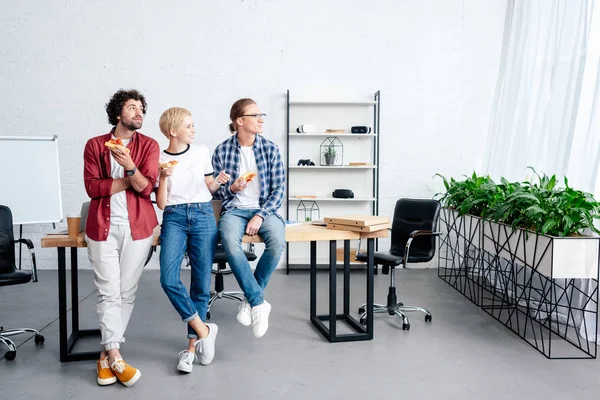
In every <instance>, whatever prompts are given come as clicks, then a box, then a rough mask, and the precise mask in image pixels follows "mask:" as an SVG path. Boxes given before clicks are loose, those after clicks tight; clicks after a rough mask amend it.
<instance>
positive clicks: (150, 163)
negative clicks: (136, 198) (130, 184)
mask: <svg viewBox="0 0 600 400" xmlns="http://www.w3.org/2000/svg"><path fill="white" fill-rule="evenodd" d="M145 154H146V158H145V159H144V161H143V162H142V163H141V164H140V165H138V167H137V168H138V170H139V171H140V173H141V174H142V175H144V177H145V178H146V179H148V185H146V187H145V188H144V190H142V191H141V192H139V194H140V195H141V196H150V194H151V193H152V191H153V190H154V186H155V185H156V181H157V179H158V162H159V161H158V159H159V158H160V149H159V147H158V143H157V142H156V141H155V140H151V141H150V143H149V144H148V151H147V152H146V153H145Z"/></svg>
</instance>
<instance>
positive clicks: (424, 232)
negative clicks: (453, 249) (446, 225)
mask: <svg viewBox="0 0 600 400" xmlns="http://www.w3.org/2000/svg"><path fill="white" fill-rule="evenodd" d="M441 234H442V232H432V231H430V230H416V231H412V232H411V233H410V235H408V240H407V241H406V246H405V247H404V260H402V268H406V263H407V262H408V253H409V252H410V244H411V243H412V241H413V239H414V238H416V237H417V236H440V235H441Z"/></svg>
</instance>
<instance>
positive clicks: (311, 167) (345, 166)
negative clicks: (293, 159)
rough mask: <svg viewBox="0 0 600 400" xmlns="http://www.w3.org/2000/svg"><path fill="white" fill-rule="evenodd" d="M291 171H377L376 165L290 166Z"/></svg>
mask: <svg viewBox="0 0 600 400" xmlns="http://www.w3.org/2000/svg"><path fill="white" fill-rule="evenodd" d="M288 168H289V169H375V168H377V167H376V166H375V165H357V166H350V165H329V166H327V165H314V166H302V165H290V166H289V167H288Z"/></svg>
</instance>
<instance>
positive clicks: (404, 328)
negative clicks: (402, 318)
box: [402, 324, 410, 331]
mask: <svg viewBox="0 0 600 400" xmlns="http://www.w3.org/2000/svg"><path fill="white" fill-rule="evenodd" d="M402 330H403V331H408V330H410V324H402Z"/></svg>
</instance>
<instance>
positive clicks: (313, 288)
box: [310, 242, 317, 320]
mask: <svg viewBox="0 0 600 400" xmlns="http://www.w3.org/2000/svg"><path fill="white" fill-rule="evenodd" d="M316 317H317V242H310V319H311V320H312V319H313V318H316Z"/></svg>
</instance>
